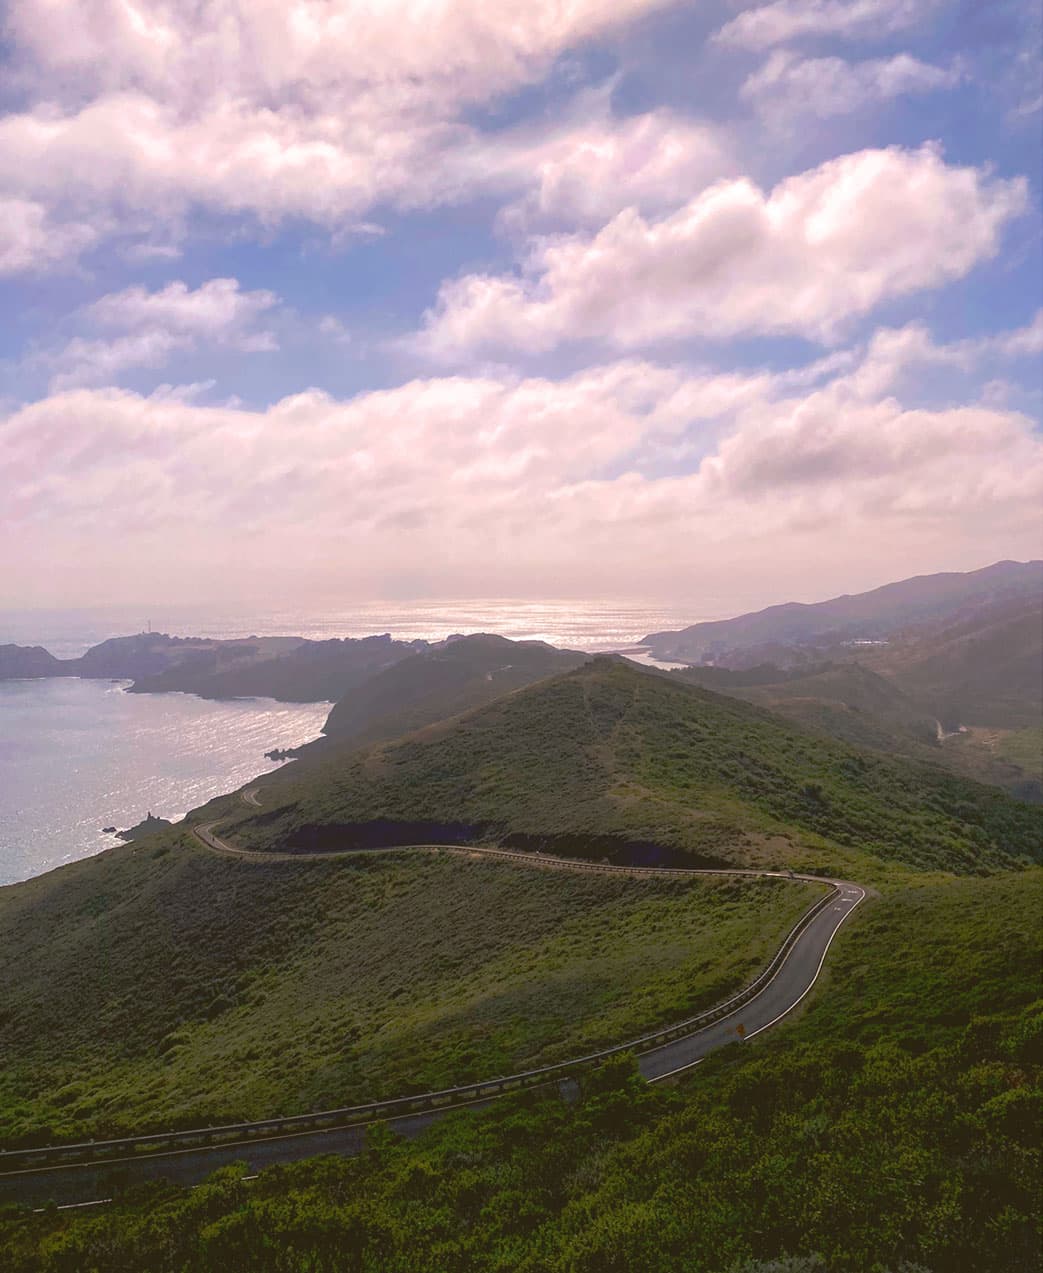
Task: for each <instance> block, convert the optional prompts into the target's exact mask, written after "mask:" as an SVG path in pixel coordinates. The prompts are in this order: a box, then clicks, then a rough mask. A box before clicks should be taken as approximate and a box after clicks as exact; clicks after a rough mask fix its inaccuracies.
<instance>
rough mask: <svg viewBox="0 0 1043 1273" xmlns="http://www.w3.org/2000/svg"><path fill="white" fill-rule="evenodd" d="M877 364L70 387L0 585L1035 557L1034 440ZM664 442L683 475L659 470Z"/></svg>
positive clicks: (461, 580)
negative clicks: (284, 394) (903, 391)
mask: <svg viewBox="0 0 1043 1273" xmlns="http://www.w3.org/2000/svg"><path fill="white" fill-rule="evenodd" d="M873 357H876V358H877V359H878V360H879V358H880V357H881V351H880V348H877V349H876V350H875V351H873V350H871V351H870V353H869V354H868V355H867V356H862V357H860V356H859V355H857V354H856V353H854V352H849V353H848V356H847V357H845V358H841V357H840V356H839V355H833V356H831V358H830V359H829V360H822V361H821V362H820V363H818V364H816V365H814V366H813V367H811V368H809V369H807V374H804V375H801V374H795V375H791V374H788V373H786V374H783V375H772V374H770V373H766V372H761V373H753V374H749V375H745V376H743V375H737V374H727V375H719V374H715V373H712V372H707V373H703V374H694V373H691V372H686V371H683V370H680V369H676V368H666V367H661V366H655V365H653V364H650V363H647V362H636V361H634V362H631V361H626V362H621V363H616V364H610V365H607V366H603V367H597V368H592V369H590V370H588V371H585V372H583V373H580V374H578V375H575V376H571V377H568V378H566V379H562V380H549V379H543V378H530V379H516V378H511V377H503V376H499V377H496V376H482V377H443V378H435V379H429V380H417V381H413V382H410V383H408V384H404V385H401V386H399V387H397V388H395V389H390V390H386V391H380V392H370V393H363V394H360V395H358V396H357V397H354V398H351V399H348V400H346V401H341V400H337V399H334V398H331V397H330V396H328V395H326V394H323V393H320V392H318V391H315V390H309V391H307V392H304V393H300V394H296V395H293V396H291V397H288V398H285V399H283V400H282V401H280V402H277V403H275V404H274V405H273V406H271V407H270V408H268V409H267V410H265V411H257V410H248V409H245V408H242V407H235V406H224V407H219V406H207V405H205V404H203V403H201V402H199V401H197V400H195V398H194V396H193V395H191V394H184V395H180V394H176V393H171V392H167V391H165V392H161V393H157V394H155V395H153V396H151V397H142V396H140V395H138V394H134V393H129V392H126V391H122V390H115V389H105V390H100V389H96V390H85V389H81V390H77V391H71V392H66V393H62V394H58V395H54V396H52V397H50V398H47V399H44V400H43V401H40V402H37V403H33V404H30V405H27V406H25V407H23V408H21V409H19V410H17V411H15V412H13V413H12V414H10V415H9V416H8V417H7V418H6V419H0V447H2V449H3V452H4V456H5V463H4V466H3V468H2V469H0V502H2V504H3V506H4V508H5V513H6V514H7V516H8V518H9V521H10V525H11V527H12V530H13V532H14V533H17V534H18V536H19V544H20V552H19V555H18V561H17V562H15V563H13V573H12V574H10V577H5V580H4V582H5V583H6V584H7V585H8V588H9V589H15V590H17V589H19V588H22V589H23V590H24V589H25V588H27V587H28V588H30V589H31V588H34V587H36V588H38V587H39V586H40V585H39V583H38V582H37V583H33V580H34V579H39V578H42V577H43V575H41V574H40V572H39V566H40V565H41V563H44V562H47V563H49V569H48V571H47V572H44V573H45V574H46V578H47V581H48V586H53V587H54V588H55V589H56V591H57V593H58V595H62V590H63V589H71V593H69V594H66V601H67V603H68V596H69V595H76V588H77V587H79V588H80V589H81V591H82V589H83V588H84V587H85V586H86V585H85V583H84V580H83V579H82V578H79V579H78V578H76V577H74V575H75V572H73V571H72V570H71V569H70V570H69V571H66V572H64V573H63V567H62V563H63V562H65V561H69V560H70V555H69V553H68V551H67V546H68V544H70V543H75V544H76V545H77V552H76V554H75V555H74V556H75V560H76V561H78V562H83V561H90V562H91V563H92V571H93V573H92V574H91V575H90V578H91V582H92V586H93V584H94V583H96V580H97V579H98V578H99V577H104V576H106V575H109V574H111V575H112V576H113V577H118V578H119V579H121V580H123V581H124V582H125V584H126V586H127V588H128V589H129V590H130V591H131V592H133V591H134V590H135V589H136V588H140V587H142V586H145V585H146V584H149V581H151V586H153V587H154V586H155V581H156V580H157V579H160V580H162V581H163V582H162V586H163V589H164V592H165V593H177V592H178V591H179V589H180V590H181V591H182V592H183V593H184V594H185V595H192V596H193V597H195V598H198V597H200V596H207V595H218V593H219V592H221V591H222V590H226V589H228V588H229V587H232V588H234V589H238V590H241V591H242V593H243V594H244V595H249V591H250V589H251V588H252V587H256V586H258V585H259V584H262V583H263V584H264V585H265V586H266V587H268V588H271V587H275V586H278V587H280V588H283V587H285V588H287V589H290V590H291V591H292V589H293V587H294V586H306V587H308V588H314V587H318V586H320V585H321V586H323V587H325V588H328V589H330V590H336V589H340V588H342V587H344V588H346V587H354V588H359V589H362V588H368V589H373V588H376V587H377V586H378V585H379V584H380V583H381V581H385V582H386V581H387V580H388V579H389V578H397V577H409V578H412V579H417V578H420V577H422V578H423V580H424V582H425V585H426V586H428V587H430V588H437V589H442V590H443V591H445V592H452V591H455V590H458V589H459V590H469V591H471V592H472V595H480V594H481V591H482V590H485V589H490V588H491V589H495V588H497V587H499V588H506V589H508V590H514V591H523V590H524V589H525V588H526V587H529V586H533V587H539V588H541V589H542V590H543V593H544V594H546V592H547V590H548V586H549V585H548V582H547V581H548V580H553V582H554V584H555V585H556V586H561V587H562V588H564V589H566V590H574V591H575V592H576V595H583V594H586V595H594V594H596V593H597V592H598V591H603V590H604V589H606V588H607V589H610V590H613V591H616V592H622V591H630V592H631V593H635V594H636V593H641V594H646V593H648V592H649V591H655V590H659V589H666V588H669V589H670V591H671V594H672V595H675V596H676V595H678V594H679V592H680V591H681V590H686V591H687V590H690V589H691V588H693V587H694V588H699V587H702V586H704V585H708V584H709V583H712V582H713V581H714V579H716V581H717V583H718V584H722V585H726V584H727V582H728V578H729V577H731V576H734V573H735V572H736V571H740V570H741V571H748V572H749V584H750V586H751V587H756V586H757V584H758V581H760V584H761V585H762V586H764V587H766V588H770V589H771V593H770V594H769V595H777V591H776V590H777V589H780V588H781V589H783V590H790V591H800V590H802V589H803V588H804V586H805V585H804V584H803V583H802V578H803V574H802V572H806V569H807V564H806V554H807V552H808V551H809V550H810V548H812V547H813V550H814V552H815V554H816V578H817V579H818V580H819V581H820V586H822V587H827V586H828V585H827V583H826V582H825V581H826V580H833V579H836V580H837V581H838V582H842V581H844V580H846V581H848V582H849V583H850V582H851V581H852V580H858V579H860V578H872V577H875V578H877V579H879V578H881V577H884V578H886V577H887V575H888V574H890V573H894V571H895V569H896V568H897V564H900V565H901V568H902V572H904V573H909V572H911V571H914V570H915V569H918V568H921V567H923V568H929V567H931V565H932V563H933V562H936V561H937V560H938V554H943V556H942V559H943V560H946V561H948V562H952V563H954V564H959V563H960V562H965V563H966V564H967V565H968V566H969V565H973V564H980V562H981V561H983V560H987V559H988V558H989V556H990V555H991V556H1002V555H1010V554H1011V553H1015V554H1027V553H1030V552H1033V551H1035V550H1036V548H1037V545H1036V542H1035V540H1036V537H1037V533H1038V517H1037V510H1038V501H1039V499H1040V497H1041V495H1043V443H1041V440H1040V438H1039V436H1038V434H1037V433H1036V432H1035V431H1034V429H1033V425H1032V422H1031V421H1030V420H1028V419H1027V418H1026V417H1024V416H1022V415H1020V414H1018V413H1017V412H1015V411H1010V410H1006V409H1004V408H1003V407H1002V405H987V404H984V403H982V402H977V401H968V402H966V403H962V404H957V405H955V406H953V407H949V408H932V409H926V408H924V407H921V406H913V405H907V404H904V403H903V402H901V401H900V400H899V399H898V398H896V397H895V396H894V394H893V393H892V392H891V391H890V388H889V387H888V386H886V385H883V384H882V383H880V384H877V385H876V387H875V388H874V387H873V385H872V384H871V378H870V377H867V376H864V375H862V371H863V369H864V367H865V365H866V364H867V363H868V362H869V361H871V359H872V358H873ZM669 448H672V449H673V452H674V453H675V454H678V455H685V456H688V457H689V462H688V463H687V464H686V466H685V467H686V471H683V472H680V473H678V474H676V475H675V476H670V477H660V476H657V472H658V470H657V467H656V465H657V459H658V458H659V457H660V456H661V455H662V453H663V451H664V449H669ZM827 532H828V533H827ZM769 549H770V551H769ZM888 554H897V555H896V556H894V558H893V560H891V559H889V557H888ZM252 563H256V567H255V565H254V564H252ZM715 563H718V564H715ZM906 567H908V570H906ZM77 569H81V568H79V567H78V568H77ZM34 571H36V572H37V573H36V574H34ZM715 572H716V574H715ZM81 575H82V569H81ZM12 595H15V594H14V593H12ZM486 595H489V593H488V592H486ZM689 595H695V594H694V593H693V592H691V591H689Z"/></svg>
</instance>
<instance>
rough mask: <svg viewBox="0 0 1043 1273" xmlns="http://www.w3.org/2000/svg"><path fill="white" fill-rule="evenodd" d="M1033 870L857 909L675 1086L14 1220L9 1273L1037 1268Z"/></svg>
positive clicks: (1040, 1062) (486, 1119) (1041, 1009)
mask: <svg viewBox="0 0 1043 1273" xmlns="http://www.w3.org/2000/svg"><path fill="white" fill-rule="evenodd" d="M1041 885H1043V872H1040V871H1031V872H1022V873H1020V874H1018V875H1016V876H1010V875H1006V876H997V877H994V878H991V879H988V880H967V879H964V880H954V881H935V882H931V883H922V884H920V885H919V886H917V887H908V886H907V887H905V888H903V889H900V890H895V891H893V892H889V893H888V894H887V895H886V896H885V897H883V898H882V899H880V900H879V901H876V902H873V903H871V904H869V905H867V907H866V908H865V909H864V910H862V911H861V912H860V917H859V919H858V921H857V922H856V923H855V924H854V926H853V927H852V928H851V929H850V930H849V931H847V932H846V933H845V935H844V936H843V937H842V938H841V940H839V941H838V942H837V943H836V945H835V948H834V951H833V952H831V955H830V961H829V964H828V972H827V980H826V984H825V986H824V989H823V992H822V993H820V994H817V995H816V996H815V997H814V998H813V999H812V1000H811V1002H810V1006H809V1007H808V1009H807V1010H806V1012H804V1013H803V1014H802V1015H801V1016H799V1017H796V1018H794V1019H793V1020H792V1021H791V1022H790V1023H789V1024H787V1025H785V1026H783V1027H782V1028H780V1029H779V1030H777V1031H773V1032H772V1033H770V1034H768V1035H765V1036H762V1037H761V1038H760V1039H759V1040H757V1041H756V1042H754V1043H753V1044H749V1045H744V1046H742V1047H734V1048H730V1049H728V1050H727V1051H726V1052H721V1053H717V1054H716V1055H715V1056H713V1057H711V1058H710V1059H709V1060H708V1061H707V1062H706V1063H705V1064H703V1065H701V1066H700V1067H699V1068H698V1070H696V1071H695V1072H694V1073H692V1074H691V1075H690V1076H688V1077H687V1078H686V1079H685V1080H684V1081H683V1082H682V1084H681V1086H680V1087H679V1088H678V1089H675V1090H668V1089H664V1088H663V1087H659V1088H650V1087H648V1086H646V1085H645V1084H643V1083H640V1082H638V1081H636V1080H635V1079H634V1078H633V1077H632V1075H630V1074H628V1073H627V1071H626V1068H625V1065H624V1064H622V1063H620V1064H619V1065H613V1066H610V1067H607V1068H606V1069H605V1070H602V1071H600V1072H598V1073H595V1074H592V1075H591V1076H589V1078H588V1079H587V1080H586V1082H585V1083H584V1085H583V1093H582V1096H581V1099H580V1100H579V1101H578V1102H576V1103H573V1104H568V1103H565V1102H563V1101H560V1100H557V1099H555V1098H553V1097H550V1098H542V1097H539V1096H537V1095H536V1094H529V1095H527V1096H525V1097H521V1098H511V1099H509V1100H506V1101H503V1102H500V1103H498V1104H497V1105H495V1106H493V1107H492V1108H490V1109H489V1110H487V1111H484V1112H482V1113H480V1114H475V1113H462V1114H457V1115H453V1116H450V1117H449V1118H447V1119H446V1120H445V1121H443V1122H442V1123H440V1124H437V1125H436V1126H435V1127H433V1128H432V1129H430V1130H429V1131H428V1132H427V1133H425V1135H424V1136H422V1137H421V1138H420V1139H419V1140H417V1141H403V1140H398V1139H397V1138H393V1137H390V1136H388V1135H386V1134H385V1135H381V1134H380V1133H379V1132H376V1133H373V1134H371V1136H370V1140H369V1147H368V1149H367V1151H366V1153H365V1154H364V1155H363V1156H362V1157H360V1158H341V1157H336V1156H333V1155H330V1156H328V1157H325V1158H318V1159H312V1160H310V1161H305V1162H300V1163H295V1164H292V1165H289V1166H284V1167H278V1168H274V1169H272V1170H270V1171H267V1172H264V1173H263V1174H262V1175H261V1176H260V1177H259V1178H258V1179H257V1180H255V1181H243V1180H242V1179H241V1176H242V1175H243V1172H242V1171H237V1170H235V1169H226V1170H224V1171H221V1172H218V1173H217V1174H216V1175H214V1176H212V1177H211V1178H210V1180H209V1181H208V1182H206V1183H205V1184H204V1185H202V1186H201V1187H199V1188H196V1189H181V1188H177V1187H174V1186H165V1185H156V1186H150V1187H147V1188H144V1189H142V1190H140V1191H139V1192H137V1193H134V1194H128V1195H126V1196H125V1197H124V1198H121V1199H119V1200H118V1201H117V1203H116V1204H115V1205H114V1206H112V1207H108V1208H103V1209H100V1210H93V1209H87V1210H85V1211H66V1212H61V1213H59V1212H56V1211H51V1212H49V1213H44V1214H40V1215H24V1216H17V1215H12V1216H11V1217H10V1219H9V1220H8V1222H7V1224H6V1226H5V1227H3V1228H0V1259H2V1261H3V1264H4V1267H5V1269H7V1270H9V1271H10V1273H66V1271H70V1273H71V1271H72V1270H76V1271H77V1273H78V1271H80V1270H87V1269H90V1270H94V1269H98V1270H106V1271H108V1270H111V1269H120V1270H125V1271H126V1273H146V1271H147V1273H155V1271H156V1270H160V1269H164V1270H165V1269H169V1270H177V1273H210V1271H212V1270H214V1269H227V1270H232V1271H233V1273H238V1271H239V1270H242V1271H243V1273H247V1271H248V1273H316V1271H317V1270H331V1271H332V1270H337V1271H338V1273H342V1271H344V1270H357V1271H359V1273H507V1271H508V1270H509V1271H510V1273H638V1271H640V1273H1027V1270H1030V1269H1035V1268H1038V1267H1039V1257H1040V1228H1039V1218H1040V1216H1041V1215H1043V1198H1041V1196H1040V1182H1041V1180H1043V1173H1041V1171H1040V1130H1039V1129H1040V1119H1039V1110H1040V1102H1041V1090H1040V1076H1041V1066H1043V1051H1041V1049H1040V1041H1041V1038H1043V1033H1041V1027H1043V1003H1041V1002H1040V1000H1039V998H1038V995H1039V982H1038V968H1039V961H1040V955H1041V950H1040V926H1039V923H1038V916H1039V913H1040V908H1041V906H1043V891H1041Z"/></svg>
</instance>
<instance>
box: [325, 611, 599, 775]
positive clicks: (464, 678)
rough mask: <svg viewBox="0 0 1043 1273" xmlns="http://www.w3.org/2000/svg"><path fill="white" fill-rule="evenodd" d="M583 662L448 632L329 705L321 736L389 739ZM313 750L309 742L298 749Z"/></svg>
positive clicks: (535, 646)
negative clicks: (449, 635) (445, 636)
mask: <svg viewBox="0 0 1043 1273" xmlns="http://www.w3.org/2000/svg"><path fill="white" fill-rule="evenodd" d="M586 661H587V656H586V655H584V654H579V653H576V652H575V651H572V650H557V649H555V648H554V646H552V645H547V644H546V643H545V642H543V641H509V640H507V638H506V637H501V636H492V635H490V634H488V633H475V634H472V635H470V636H460V637H452V638H450V639H449V640H448V641H444V642H442V643H440V644H438V645H435V646H432V647H431V648H429V649H426V650H422V651H420V652H419V653H417V654H414V655H411V656H410V657H409V658H406V659H402V660H401V661H399V662H397V663H395V664H393V665H392V666H391V667H389V668H386V669H385V670H383V671H381V672H379V673H377V675H376V676H373V677H371V678H370V679H369V680H368V681H366V682H365V683H364V684H362V685H359V686H358V687H357V688H355V689H353V690H352V692H351V693H350V694H346V695H345V696H344V697H343V698H341V700H340V701H339V702H337V703H335V704H334V706H333V710H332V711H331V712H330V715H329V719H328V720H327V721H326V724H325V726H324V727H323V733H324V734H325V735H326V736H327V738H326V739H325V740H322V741H323V742H327V741H329V742H335V743H347V742H351V743H353V744H355V745H361V744H363V743H371V742H376V741H381V740H386V739H391V738H397V737H399V736H401V735H402V734H407V733H411V732H412V731H414V730H417V729H420V728H422V727H424V726H425V725H432V724H434V723H435V722H437V721H441V720H445V719H446V718H447V717H450V716H457V715H459V714H460V713H462V712H466V711H470V710H471V709H473V708H475V707H481V706H482V705H484V704H485V703H491V702H492V701H493V700H494V699H497V698H500V697H502V695H504V694H510V693H512V692H513V691H514V690H518V689H523V688H524V687H525V686H527V685H531V684H532V683H533V682H534V681H538V680H542V679H544V678H545V677H548V676H553V675H555V674H556V673H558V672H566V671H570V670H571V669H572V668H575V667H579V666H580V664H582V663H585V662H586ZM319 745H320V746H321V745H322V743H320V744H319ZM315 747H316V744H310V745H309V747H306V748H302V749H301V754H305V753H307V752H308V751H309V748H312V749H314V748H315Z"/></svg>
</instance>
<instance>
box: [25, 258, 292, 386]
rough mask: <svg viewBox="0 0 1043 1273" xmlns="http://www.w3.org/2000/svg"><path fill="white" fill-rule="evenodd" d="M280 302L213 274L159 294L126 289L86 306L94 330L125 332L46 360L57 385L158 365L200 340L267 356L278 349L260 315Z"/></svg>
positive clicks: (80, 341)
mask: <svg viewBox="0 0 1043 1273" xmlns="http://www.w3.org/2000/svg"><path fill="white" fill-rule="evenodd" d="M277 304H278V297H277V296H275V294H274V293H273V292H269V291H264V290H260V291H254V292H244V291H242V290H241V289H240V287H239V283H238V280H236V279H234V278H214V279H210V280H209V281H208V282H206V283H203V284H202V285H201V286H200V287H198V288H196V289H195V290H192V289H191V288H189V287H188V285H187V284H185V283H182V282H180V281H175V282H173V283H168V284H167V286H166V287H164V288H161V289H160V290H159V291H155V292H149V291H147V290H146V289H145V288H143V287H128V288H127V289H126V290H124V291H122V292H111V293H110V294H109V295H107V296H103V297H101V298H100V299H99V300H97V301H95V302H94V303H93V304H91V305H88V306H86V307H85V308H84V309H83V310H82V311H81V317H82V320H83V321H84V322H86V323H87V324H88V325H89V326H90V327H92V328H95V329H98V328H101V329H103V330H107V331H114V332H118V333H121V334H119V335H117V336H115V337H103V338H87V337H82V336H77V337H75V338H74V339H73V340H71V341H70V342H69V343H68V344H67V345H66V346H65V348H64V349H63V350H62V351H61V352H60V353H58V354H55V355H51V356H49V357H47V358H46V359H45V361H47V362H49V363H51V364H52V365H53V366H55V367H56V368H57V374H56V375H55V377H54V379H53V380H52V389H54V390H60V389H66V388H69V387H70V386H72V385H83V384H100V383H105V382H106V381H112V380H113V379H114V378H115V377H117V376H118V375H119V373H120V372H121V371H124V370H126V369H127V368H130V367H160V366H162V365H163V364H164V363H165V362H167V361H168V359H169V358H170V357H171V356H173V355H174V354H179V353H189V352H191V351H193V350H197V349H199V348H200V347H201V346H202V345H206V346H207V347H208V348H213V347H217V348H221V349H233V350H238V351H240V352H243V353H262V352H268V351H271V350H274V349H277V348H278V342H277V341H276V338H275V334H274V333H273V332H272V331H269V330H265V329H263V328H259V327H258V326H257V325H256V324H257V320H258V319H259V318H261V317H262V316H263V315H266V314H267V313H268V312H269V311H271V310H272V309H273V308H274V307H275V306H276V305H277Z"/></svg>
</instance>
